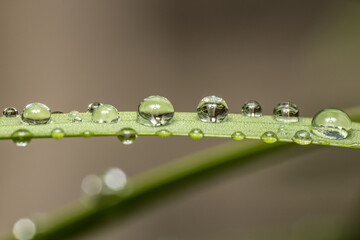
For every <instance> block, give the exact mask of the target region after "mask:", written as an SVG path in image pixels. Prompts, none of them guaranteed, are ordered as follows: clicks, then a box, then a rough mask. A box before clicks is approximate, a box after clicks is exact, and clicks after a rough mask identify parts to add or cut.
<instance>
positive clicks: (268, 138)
mask: <svg viewBox="0 0 360 240" xmlns="http://www.w3.org/2000/svg"><path fill="white" fill-rule="evenodd" d="M261 140H263V141H264V142H265V143H275V142H277V141H278V137H277V136H276V134H275V133H274V132H271V131H268V132H265V133H264V134H263V135H262V136H261Z"/></svg>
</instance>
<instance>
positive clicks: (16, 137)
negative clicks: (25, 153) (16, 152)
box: [11, 129, 32, 147]
mask: <svg viewBox="0 0 360 240" xmlns="http://www.w3.org/2000/svg"><path fill="white" fill-rule="evenodd" d="M31 137H32V135H31V133H30V132H29V131H28V130H26V129H19V130H17V131H15V132H14V133H13V134H12V135H11V138H12V140H13V141H14V143H15V144H16V146H18V147H26V146H27V145H28V144H29V142H30V140H31Z"/></svg>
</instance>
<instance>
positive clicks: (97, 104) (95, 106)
mask: <svg viewBox="0 0 360 240" xmlns="http://www.w3.org/2000/svg"><path fill="white" fill-rule="evenodd" d="M101 105H103V104H102V103H100V102H93V103H90V104H89V106H88V111H89V112H90V113H92V112H93V111H94V110H95V109H96V108H98V107H100V106H101Z"/></svg>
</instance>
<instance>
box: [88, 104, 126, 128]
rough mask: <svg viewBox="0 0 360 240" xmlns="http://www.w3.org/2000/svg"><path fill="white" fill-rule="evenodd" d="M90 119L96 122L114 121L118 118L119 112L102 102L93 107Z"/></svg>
mask: <svg viewBox="0 0 360 240" xmlns="http://www.w3.org/2000/svg"><path fill="white" fill-rule="evenodd" d="M92 120H93V122H96V123H116V122H118V120H119V112H118V110H117V109H116V108H115V107H113V106H111V105H109V104H103V105H101V106H99V107H97V108H95V109H94V111H93V113H92Z"/></svg>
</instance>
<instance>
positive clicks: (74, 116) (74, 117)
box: [69, 111, 82, 123]
mask: <svg viewBox="0 0 360 240" xmlns="http://www.w3.org/2000/svg"><path fill="white" fill-rule="evenodd" d="M69 120H70V121H71V122H73V123H81V122H82V118H81V116H80V113H79V112H78V111H71V112H69Z"/></svg>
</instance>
